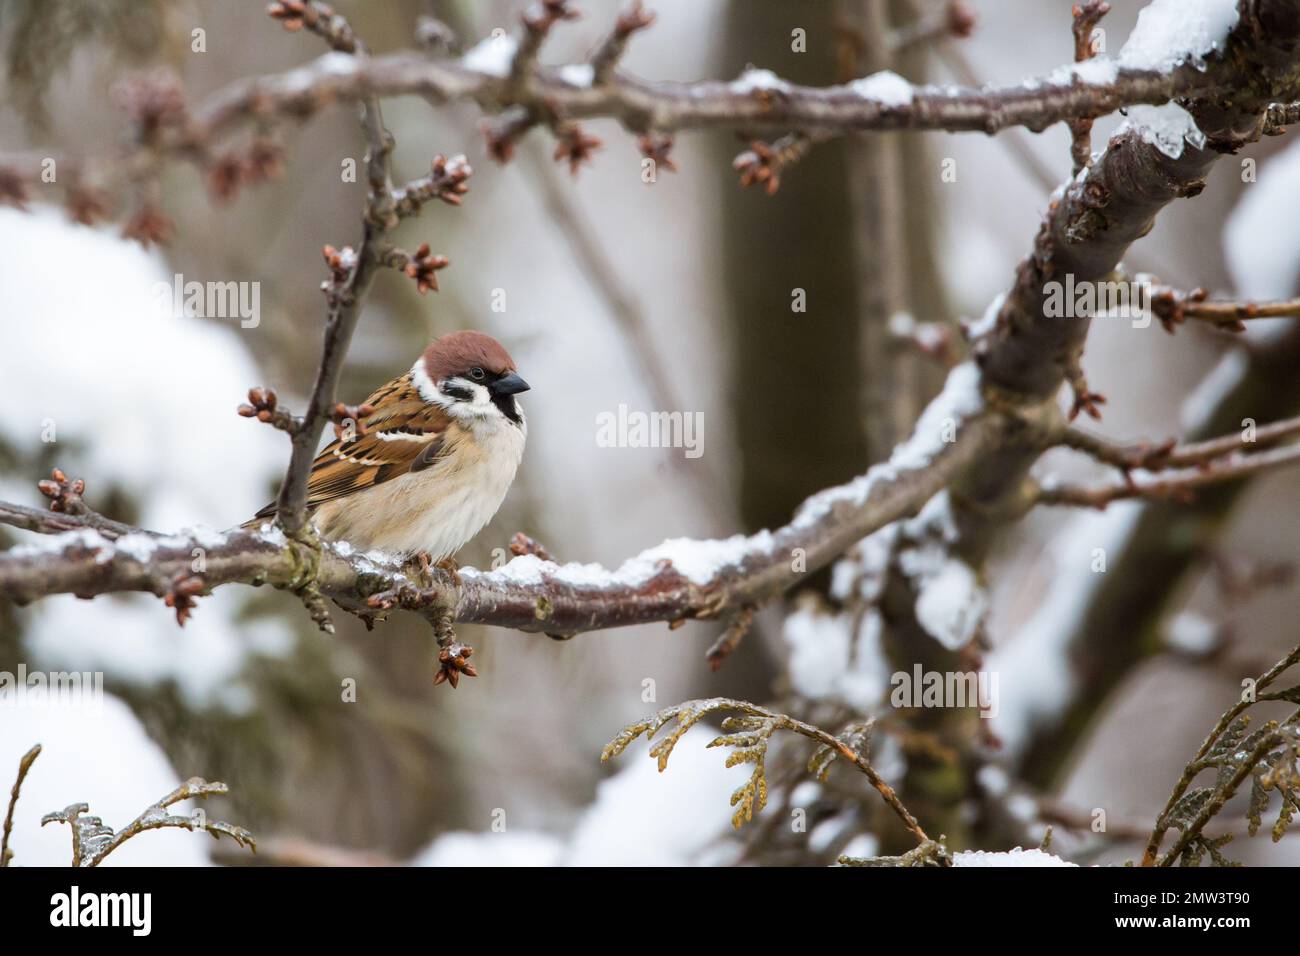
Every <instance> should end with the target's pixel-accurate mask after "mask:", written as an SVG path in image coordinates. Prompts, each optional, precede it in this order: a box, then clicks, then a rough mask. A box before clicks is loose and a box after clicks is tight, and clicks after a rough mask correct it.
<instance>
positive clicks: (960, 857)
mask: <svg viewBox="0 0 1300 956" xmlns="http://www.w3.org/2000/svg"><path fill="white" fill-rule="evenodd" d="M952 865H953V866H985V867H988V866H1078V864H1077V863H1070V862H1068V861H1066V860H1062V859H1061V858H1060V857H1059V856H1053V855H1052V854H1050V853H1045V852H1043V851H1042V850H1038V849H1033V850H1022V849H1021V848H1020V847H1016V848H1015V849H1014V850H1007V851H1006V852H1005V853H991V852H989V851H987V850H963V851H961V852H960V853H954V854H953V855H952Z"/></svg>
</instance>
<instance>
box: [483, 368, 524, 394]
mask: <svg viewBox="0 0 1300 956" xmlns="http://www.w3.org/2000/svg"><path fill="white" fill-rule="evenodd" d="M528 389H529V385H528V383H527V382H525V381H524V380H523V379H522V378H520V377H519V376H518V375H516V374H515V373H514V372H511V373H510V374H509V375H503V376H501V377H500V378H499V379H497V380H496V381H495V382H493V383H492V385H491V386H490V391H491V392H492V394H493V395H517V394H518V393H519V392H526V391H528Z"/></svg>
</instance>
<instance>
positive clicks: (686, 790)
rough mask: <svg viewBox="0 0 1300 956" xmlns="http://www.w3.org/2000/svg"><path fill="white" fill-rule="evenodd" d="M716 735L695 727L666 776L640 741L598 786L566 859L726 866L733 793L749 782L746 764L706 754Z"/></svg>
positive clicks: (718, 753)
mask: <svg viewBox="0 0 1300 956" xmlns="http://www.w3.org/2000/svg"><path fill="white" fill-rule="evenodd" d="M716 735H717V731H715V730H713V729H712V728H709V727H704V726H696V727H693V728H691V729H690V730H689V731H687V733H686V734H685V735H684V736H683V737H682V739H681V740H679V741H678V742H677V746H676V747H675V748H674V749H673V755H672V759H671V760H670V761H669V764H668V772H666V773H663V774H660V773H659V772H658V766H657V764H656V762H655V761H654V760H652V759H650V758H649V757H647V756H646V753H645V744H644V742H642V741H638V742H637V743H636V744H633V745H632V746H631V747H629V748H628V749H627V751H626V752H624V754H623V756H622V757H620V758H619V760H621V761H624V762H625V763H626V766H625V767H624V768H623V769H622V770H620V771H619V772H618V773H616V774H615V775H614V776H612V777H610V778H608V779H606V780H603V781H601V782H600V784H599V785H598V786H597V787H596V799H595V802H594V803H593V804H592V805H591V806H590V807H589V808H588V809H587V810H586V812H585V813H583V815H582V818H581V819H580V820H579V821H578V825H577V827H576V828H575V829H574V832H573V835H572V837H571V839H570V841H569V844H568V848H567V850H566V851H565V854H564V856H563V859H562V862H563V863H565V864H567V865H570V866H687V865H709V864H723V863H726V862H729V860H728V857H729V856H731V855H734V854H732V853H731V852H730V851H728V848H727V847H726V846H725V845H720V841H722V840H723V838H725V836H726V835H727V834H729V833H731V832H732V829H731V814H732V808H731V805H730V801H731V794H732V792H733V791H734V790H735V789H736V788H737V787H739V786H740V785H741V784H743V783H744V782H745V781H746V780H747V779H749V773H750V769H749V768H748V767H747V766H745V765H738V766H735V767H728V766H726V754H725V752H723V751H720V750H716V749H714V750H709V749H706V745H707V744H708V743H709V741H711V740H712V739H713V738H714V737H715V736H716Z"/></svg>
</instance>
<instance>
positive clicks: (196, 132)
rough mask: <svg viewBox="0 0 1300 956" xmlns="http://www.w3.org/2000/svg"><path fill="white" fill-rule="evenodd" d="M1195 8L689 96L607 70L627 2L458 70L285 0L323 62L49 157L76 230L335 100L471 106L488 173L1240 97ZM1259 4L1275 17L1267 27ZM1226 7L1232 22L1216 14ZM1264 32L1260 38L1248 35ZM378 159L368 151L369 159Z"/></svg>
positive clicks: (248, 155) (266, 146)
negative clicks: (585, 46) (969, 67)
mask: <svg viewBox="0 0 1300 956" xmlns="http://www.w3.org/2000/svg"><path fill="white" fill-rule="evenodd" d="M1175 5H1176V4H1175ZM1242 5H1243V7H1244V12H1243V13H1242V14H1241V16H1240V22H1239V23H1238V25H1237V32H1236V33H1234V36H1236V35H1237V34H1241V36H1242V37H1249V38H1250V39H1252V40H1257V39H1261V38H1262V40H1263V41H1264V42H1268V41H1270V40H1271V37H1270V36H1269V35H1268V34H1269V33H1276V32H1277V28H1276V26H1275V24H1277V23H1281V24H1282V26H1283V28H1285V23H1286V20H1285V14H1286V9H1285V7H1286V4H1285V2H1284V0H1264V2H1263V3H1247V2H1246V0H1242ZM1168 6H1169V3H1168V0H1157V2H1156V3H1153V4H1152V7H1151V9H1155V10H1157V12H1159V11H1165V13H1167V11H1166V10H1165V8H1166V7H1168ZM1208 6H1209V7H1212V8H1214V10H1216V11H1218V15H1217V16H1216V18H1215V19H1214V20H1213V22H1208V23H1200V21H1198V20H1196V18H1195V17H1186V18H1184V19H1185V20H1186V25H1184V26H1183V27H1182V28H1181V29H1170V28H1169V25H1168V22H1167V21H1168V20H1169V17H1168V16H1163V19H1162V17H1159V16H1158V17H1152V18H1151V19H1150V20H1149V22H1147V23H1145V24H1144V23H1143V22H1140V23H1139V26H1138V30H1137V31H1135V36H1134V38H1132V39H1131V40H1130V42H1129V43H1128V44H1126V46H1125V47H1124V50H1123V51H1121V53H1120V54H1119V56H1118V57H1116V58H1115V59H1110V58H1106V57H1093V58H1090V59H1087V60H1086V61H1084V62H1082V63H1076V64H1072V65H1070V66H1063V67H1061V68H1059V69H1057V70H1056V71H1054V72H1052V73H1051V74H1049V75H1047V76H1043V77H1035V78H1029V79H1026V80H1024V81H1023V82H1021V83H1017V84H1013V85H1007V86H979V87H974V86H972V87H954V86H942V87H936V86H917V85H913V84H910V83H908V82H907V81H905V80H903V79H902V78H900V77H897V76H895V75H893V74H877V75H873V76H869V77H862V78H859V79H857V80H854V81H852V82H849V83H846V84H844V85H838V86H828V87H809V86H801V85H798V84H795V83H791V82H789V81H787V80H785V79H782V78H781V77H778V76H776V75H774V74H772V73H771V72H770V71H766V70H750V71H748V72H747V73H745V74H743V75H742V76H740V77H739V78H737V79H735V80H731V81H724V80H711V81H700V82H692V83H677V82H658V81H652V80H645V79H640V78H637V77H634V76H631V75H629V74H627V73H625V72H622V71H619V70H618V69H617V61H618V58H619V57H620V56H621V55H622V53H623V51H624V49H625V47H626V45H627V43H628V41H629V39H630V37H631V36H632V35H633V34H634V33H636V32H638V31H641V30H645V29H647V28H650V27H651V24H652V22H653V15H652V14H651V13H649V12H647V11H645V10H644V9H642V8H641V7H640V5H639V4H634V5H633V6H632V7H631V8H629V10H628V11H626V12H625V13H623V14H622V15H621V16H620V17H619V18H618V20H617V21H616V23H615V25H614V28H613V30H612V32H611V34H610V36H609V39H608V40H607V41H606V42H605V43H604V44H602V45H601V46H600V47H599V49H598V50H597V51H596V53H595V54H594V56H593V58H592V60H591V61H590V62H586V63H574V64H567V65H564V66H561V67H556V68H552V67H544V66H540V65H539V64H538V63H537V53H538V52H539V50H540V47H541V46H542V44H543V43H544V41H545V39H546V38H547V36H548V35H549V34H550V32H551V30H552V29H553V28H554V27H555V25H556V24H557V23H558V22H560V21H563V20H566V19H569V18H570V16H571V14H572V13H573V8H572V7H570V6H568V5H567V4H557V3H552V2H549V0H548V2H547V3H543V4H541V6H540V8H539V10H537V11H530V12H528V13H526V14H525V15H524V18H523V23H522V29H521V31H520V35H519V36H518V37H512V36H507V35H494V36H493V37H490V38H488V39H485V40H483V41H482V42H481V43H479V44H478V45H476V46H474V47H473V48H472V49H470V50H469V51H468V52H466V53H465V54H464V55H463V56H461V57H459V58H455V59H447V58H437V57H434V56H431V55H430V52H429V51H418V52H417V51H406V52H398V53H392V54H386V55H383V56H371V55H367V54H366V51H365V48H364V46H363V44H362V43H361V41H360V40H359V39H358V38H357V37H356V35H355V34H354V33H353V32H352V30H351V28H350V27H349V26H348V25H347V23H346V21H345V20H344V19H343V18H342V17H341V16H338V15H337V14H335V13H334V12H333V11H332V10H330V9H329V8H328V7H327V6H326V5H325V4H322V3H316V2H302V0H291V2H285V3H274V4H272V5H271V7H270V13H271V15H272V16H273V17H275V18H276V19H278V20H279V21H280V22H281V23H283V24H284V25H285V26H286V27H287V28H290V29H293V30H307V31H309V32H312V33H315V34H317V35H319V36H320V37H322V38H323V39H324V40H325V41H326V42H327V43H328V44H329V45H330V47H331V50H330V52H329V53H326V54H324V55H323V56H321V57H319V58H318V59H316V60H315V61H312V62H310V63H308V64H305V65H303V66H300V67H296V68H294V69H291V70H287V71H284V72H282V73H276V74H267V75H264V76H256V77H250V78H246V79H241V80H238V81H235V82H233V83H231V84H230V85H228V86H226V87H225V88H223V89H220V90H218V91H216V92H215V93H213V94H211V95H210V96H209V97H208V98H206V99H205V100H203V101H202V102H200V103H197V104H192V105H191V104H187V103H186V101H185V97H184V94H183V91H181V90H180V88H179V87H178V86H177V84H176V82H175V80H174V79H173V78H171V77H169V76H165V75H149V76H142V77H139V78H137V79H136V80H135V81H133V83H132V84H130V85H129V88H128V89H127V90H126V91H125V92H124V93H123V97H122V98H123V101H124V105H126V107H127V109H128V112H129V113H130V114H131V116H132V119H133V121H134V124H135V126H136V129H137V143H136V145H135V147H134V148H132V149H130V150H128V151H127V152H126V153H124V154H121V155H116V156H108V157H102V158H100V159H99V160H97V161H94V162H87V161H82V160H81V159H79V158H78V157H72V156H67V157H54V158H55V159H57V161H58V163H59V168H60V169H67V170H70V171H71V174H70V175H69V176H67V177H66V182H67V183H68V194H67V202H68V205H69V208H70V209H72V210H74V211H75V214H76V215H77V217H78V219H79V220H81V221H91V220H93V219H94V218H97V217H101V216H103V215H104V213H105V209H106V206H107V205H108V202H109V199H110V196H112V195H113V194H114V193H115V192H117V191H118V189H117V187H120V186H124V185H127V184H131V183H135V182H138V181H140V180H142V179H144V180H146V181H147V180H148V179H149V178H150V177H151V176H152V175H153V170H154V167H155V166H156V164H157V160H158V158H159V157H169V158H173V159H180V160H184V161H188V162H193V163H195V164H197V165H198V166H200V168H201V169H202V170H203V171H204V173H205V175H206V176H207V177H208V182H209V186H210V189H211V191H212V193H213V195H214V198H219V199H228V198H230V197H231V196H232V195H233V194H234V193H235V192H236V191H237V190H238V188H239V187H240V186H242V185H246V184H252V183H255V182H258V181H261V180H264V179H266V178H268V177H270V176H273V175H275V174H276V173H277V172H278V170H279V167H280V165H281V149H280V146H279V143H278V140H277V136H276V135H275V133H276V132H277V131H278V129H279V127H281V126H283V125H286V124H290V123H297V122H301V121H304V120H306V119H309V118H311V117H313V116H315V115H316V114H318V113H319V112H321V111H322V110H323V109H325V108H327V107H328V106H330V105H332V104H335V103H338V102H340V101H348V102H358V103H361V104H363V105H366V104H370V105H373V104H374V103H375V102H376V101H377V100H379V99H381V98H384V97H392V96H403V95H415V96H421V97H423V98H425V99H426V100H428V101H430V102H432V103H446V102H451V101H455V100H470V101H473V102H474V103H476V104H477V105H478V106H479V107H480V108H481V109H482V110H483V111H484V112H486V113H490V114H496V115H499V116H500V119H499V121H498V123H496V124H494V125H493V126H492V127H490V128H489V137H490V141H492V146H493V152H494V155H497V156H498V158H502V159H505V158H508V156H509V154H510V152H511V150H512V148H513V141H514V140H515V139H517V138H518V137H519V136H521V135H523V134H524V133H525V132H526V131H527V130H528V129H530V128H531V127H533V126H534V125H537V124H538V123H539V122H541V123H545V124H546V125H549V126H551V127H552V129H554V130H557V132H558V131H559V130H561V129H567V128H572V127H573V124H574V123H575V122H576V121H578V120H583V119H591V118H596V117H608V118H613V119H617V120H619V121H620V122H621V123H622V124H623V125H624V126H625V127H626V128H627V129H629V130H632V131H634V132H636V133H639V134H647V135H651V134H653V135H655V136H659V137H662V136H663V135H664V134H667V133H671V132H673V131H677V130H687V129H725V130H738V131H741V132H744V133H746V134H748V135H750V136H755V135H761V134H771V135H773V136H781V135H785V134H798V135H800V136H805V137H813V138H822V139H824V138H826V137H828V136H842V135H845V134H849V133H854V132H860V131H865V130H898V129H911V130H947V131H963V130H965V131H977V132H984V133H988V134H993V133H997V132H999V131H1001V130H1004V129H1007V128H1010V127H1023V128H1026V129H1030V130H1033V131H1041V130H1043V129H1046V128H1047V127H1049V126H1051V125H1053V124H1055V123H1059V122H1070V121H1077V122H1083V121H1087V120H1090V119H1094V118H1096V117H1099V116H1103V115H1105V114H1107V113H1111V112H1114V111H1115V110H1117V109H1122V108H1125V107H1135V106H1144V105H1145V106H1157V105H1160V104H1166V103H1169V102H1170V101H1171V100H1175V99H1177V100H1181V99H1183V98H1192V99H1196V98H1205V97H1210V96H1213V95H1215V94H1224V93H1228V92H1231V91H1234V90H1238V89H1240V88H1241V87H1242V86H1243V85H1247V84H1254V81H1253V78H1252V76H1251V71H1250V69H1249V68H1250V66H1251V65H1252V64H1250V63H1248V62H1243V61H1241V60H1240V59H1238V58H1236V57H1233V56H1225V55H1223V54H1224V52H1225V50H1230V49H1231V48H1232V46H1233V44H1232V43H1225V41H1224V33H1226V26H1227V25H1230V24H1231V23H1232V22H1233V21H1235V20H1236V19H1237V17H1236V10H1235V8H1234V7H1233V6H1232V4H1231V0H1214V2H1212V3H1210V4H1209V5H1208ZM1275 7H1276V8H1277V9H1278V10H1280V11H1281V12H1282V14H1283V16H1282V17H1281V18H1279V17H1277V16H1274V15H1273V14H1274V13H1275V12H1276V11H1275V10H1274V9H1273V8H1275ZM1225 10H1226V11H1227V13H1228V14H1232V17H1231V18H1229V17H1226V16H1223V15H1222V14H1223V11H1225ZM1264 22H1267V23H1269V25H1270V28H1271V29H1270V31H1267V32H1265V31H1259V30H1257V29H1256V28H1257V27H1258V25H1259V24H1260V23H1264ZM1198 26H1199V27H1200V29H1197V27H1198ZM1221 28H1223V29H1221ZM961 32H969V31H968V29H966V30H963V31H961ZM1254 85H1255V86H1256V88H1257V89H1258V90H1259V91H1260V93H1261V94H1262V93H1263V91H1264V89H1265V88H1267V89H1268V91H1269V95H1270V100H1269V102H1268V103H1265V104H1264V106H1265V107H1273V109H1274V111H1275V112H1274V113H1272V114H1271V115H1270V117H1269V121H1270V128H1271V129H1274V130H1275V129H1277V128H1280V127H1281V126H1283V125H1285V123H1286V122H1293V121H1294V108H1293V107H1291V106H1289V105H1288V104H1290V103H1291V102H1293V101H1294V100H1296V99H1297V97H1298V95H1300V87H1297V85H1296V84H1295V83H1294V82H1288V83H1275V84H1269V85H1267V87H1266V85H1265V84H1254ZM1274 100H1277V101H1278V102H1277V103H1274V102H1273V101H1274ZM370 112H371V113H372V114H373V113H374V111H370ZM368 122H369V121H368ZM246 129H255V130H256V133H255V135H254V136H253V138H252V141H251V143H249V144H248V145H247V146H246V147H241V148H240V149H236V150H233V151H227V152H221V151H219V150H218V148H217V146H218V143H219V142H221V141H222V140H224V139H226V138H227V137H230V136H232V135H234V134H236V133H239V132H241V131H243V130H246ZM372 132H377V130H372ZM382 154H383V151H382V150H379V151H377V152H376V153H375V156H376V157H378V156H380V155H382ZM44 158H47V157H45V156H40V157H38V156H18V155H15V156H8V157H0V192H3V193H4V194H5V195H6V196H8V198H9V199H10V200H11V201H13V202H16V203H19V204H21V203H22V202H24V201H25V200H26V199H27V198H29V195H30V191H31V190H32V189H34V188H39V186H40V178H39V170H40V161H41V159H44ZM153 192H154V191H152V190H149V189H144V190H141V202H140V205H139V207H138V208H137V210H136V214H135V215H134V216H133V218H132V222H131V223H130V224H129V232H130V234H131V235H133V236H136V237H138V238H141V239H142V240H145V241H155V240H158V241H161V240H165V238H166V236H167V234H168V233H169V232H170V223H169V222H168V221H167V220H166V219H165V217H163V216H162V214H161V211H160V210H159V209H158V208H157V201H156V196H155V195H153Z"/></svg>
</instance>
